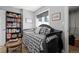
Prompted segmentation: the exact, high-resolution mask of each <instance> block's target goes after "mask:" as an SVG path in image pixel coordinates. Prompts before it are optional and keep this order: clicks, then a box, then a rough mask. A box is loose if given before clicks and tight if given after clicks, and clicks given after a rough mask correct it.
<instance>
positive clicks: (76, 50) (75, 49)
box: [69, 45, 79, 53]
mask: <svg viewBox="0 0 79 59" xmlns="http://www.w3.org/2000/svg"><path fill="white" fill-rule="evenodd" d="M69 52H70V53H79V47H76V46H71V45H70V46H69Z"/></svg>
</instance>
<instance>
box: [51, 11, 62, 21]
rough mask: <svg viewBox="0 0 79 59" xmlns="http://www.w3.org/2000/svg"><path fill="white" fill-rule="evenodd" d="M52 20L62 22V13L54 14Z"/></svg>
mask: <svg viewBox="0 0 79 59" xmlns="http://www.w3.org/2000/svg"><path fill="white" fill-rule="evenodd" d="M52 18H53V19H52V21H57V20H61V13H60V12H57V13H54V14H53V16H52Z"/></svg>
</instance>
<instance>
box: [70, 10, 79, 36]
mask: <svg viewBox="0 0 79 59" xmlns="http://www.w3.org/2000/svg"><path fill="white" fill-rule="evenodd" d="M69 20H70V33H73V34H74V35H75V36H79V11H77V12H72V13H70V16H69ZM75 26H76V28H75ZM74 31H75V32H74Z"/></svg>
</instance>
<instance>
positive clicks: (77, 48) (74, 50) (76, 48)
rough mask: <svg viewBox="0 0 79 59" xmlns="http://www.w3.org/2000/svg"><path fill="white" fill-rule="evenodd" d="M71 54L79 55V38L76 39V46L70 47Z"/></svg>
mask: <svg viewBox="0 0 79 59" xmlns="http://www.w3.org/2000/svg"><path fill="white" fill-rule="evenodd" d="M69 52H70V53H79V37H76V39H75V45H74V46H71V45H69Z"/></svg>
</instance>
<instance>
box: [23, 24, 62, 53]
mask: <svg viewBox="0 0 79 59" xmlns="http://www.w3.org/2000/svg"><path fill="white" fill-rule="evenodd" d="M60 32H61V31H56V30H55V29H53V28H51V27H50V26H48V25H46V24H42V25H40V26H39V27H38V28H36V29H33V30H29V31H28V30H24V31H23V44H24V45H25V46H26V47H27V48H28V50H29V53H57V52H61V50H62V49H63V43H62V39H61V38H60V37H61V36H59V35H60V34H57V33H60Z"/></svg>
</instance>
